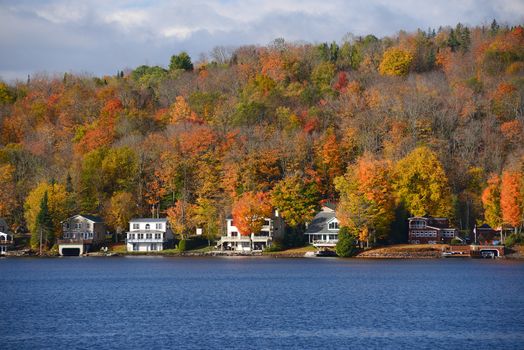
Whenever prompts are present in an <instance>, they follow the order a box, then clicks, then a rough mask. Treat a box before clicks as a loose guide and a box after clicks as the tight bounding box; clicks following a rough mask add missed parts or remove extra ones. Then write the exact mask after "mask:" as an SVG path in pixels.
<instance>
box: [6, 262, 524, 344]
mask: <svg viewBox="0 0 524 350" xmlns="http://www.w3.org/2000/svg"><path fill="white" fill-rule="evenodd" d="M523 277H524V263H522V262H516V261H502V260H499V261H492V260H489V261H488V260H454V259H440V260H400V261H399V260H355V259H353V260H341V259H271V258H160V257H132V258H131V257H129V258H62V259H1V260H0V283H1V285H0V292H1V295H0V298H1V302H0V308H1V309H0V348H2V349H87V348H97V349H110V348H118V349H124V348H126V349H140V348H150V349H161V348H166V349H174V348H177V349H207V348H213V349H255V348H285V349H310V348H322V349H335V348H336V349H348V348H355V349H360V348H365V349H492V348H497V349H523V348H524V278H523Z"/></svg>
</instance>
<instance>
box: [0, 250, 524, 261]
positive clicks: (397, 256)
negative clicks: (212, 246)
mask: <svg viewBox="0 0 524 350" xmlns="http://www.w3.org/2000/svg"><path fill="white" fill-rule="evenodd" d="M379 249H382V248H379ZM374 250H375V249H373V250H369V251H364V252H362V253H360V254H358V255H356V256H353V257H350V258H340V257H337V256H333V257H331V258H337V259H359V260H360V259H362V260H366V259H368V260H375V259H384V260H391V259H393V260H414V259H419V260H420V259H423V260H431V259H475V258H472V257H470V256H456V257H452V258H446V257H444V256H442V253H441V252H437V251H432V252H406V251H399V252H375V251H374ZM377 250H378V249H377ZM80 257H95V258H112V257H166V258H169V257H177V258H179V257H182V258H198V257H206V258H224V257H226V258H227V257H239V258H241V257H242V258H260V257H265V258H273V259H279V258H280V259H306V258H307V259H311V258H316V259H323V258H325V257H318V256H315V255H314V254H308V253H295V252H286V251H279V252H268V253H263V252H256V253H241V252H227V253H224V252H218V251H211V252H168V253H162V252H155V253H152V252H140V253H136V252H117V253H109V254H106V253H100V252H93V253H87V254H84V255H81V256H80ZM0 258H6V259H8V258H42V259H46V258H48V259H52V258H68V257H67V256H66V257H62V256H60V255H58V254H57V255H54V254H49V255H42V256H40V255H38V254H9V255H3V256H0ZM497 259H505V260H524V255H522V254H520V253H519V252H515V253H511V254H507V255H505V256H502V257H498V258H496V259H495V260H497Z"/></svg>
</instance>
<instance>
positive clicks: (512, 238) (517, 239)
mask: <svg viewBox="0 0 524 350" xmlns="http://www.w3.org/2000/svg"><path fill="white" fill-rule="evenodd" d="M522 243H524V237H523V235H522V234H516V233H512V234H510V235H509V236H508V237H506V239H505V240H504V245H506V247H513V246H514V245H515V244H522Z"/></svg>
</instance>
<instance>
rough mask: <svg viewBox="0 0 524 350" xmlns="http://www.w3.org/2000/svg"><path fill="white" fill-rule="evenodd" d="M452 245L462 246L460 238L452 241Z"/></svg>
mask: <svg viewBox="0 0 524 350" xmlns="http://www.w3.org/2000/svg"><path fill="white" fill-rule="evenodd" d="M451 244H462V241H461V240H460V239H458V238H453V239H452V240H451Z"/></svg>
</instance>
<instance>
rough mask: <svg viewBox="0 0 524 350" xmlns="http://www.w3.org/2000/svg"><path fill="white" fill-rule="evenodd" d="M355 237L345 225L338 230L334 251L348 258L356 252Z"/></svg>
mask: <svg viewBox="0 0 524 350" xmlns="http://www.w3.org/2000/svg"><path fill="white" fill-rule="evenodd" d="M357 251H358V249H357V245H356V237H355V236H354V235H352V234H351V233H350V232H349V229H348V228H347V227H342V228H341V229H340V231H339V232H338V243H337V246H336V247H335V252H336V253H337V255H338V256H340V257H343V258H348V257H350V256H353V255H355V254H356V253H357Z"/></svg>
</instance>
